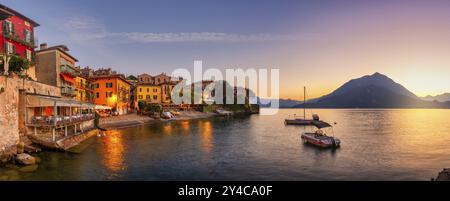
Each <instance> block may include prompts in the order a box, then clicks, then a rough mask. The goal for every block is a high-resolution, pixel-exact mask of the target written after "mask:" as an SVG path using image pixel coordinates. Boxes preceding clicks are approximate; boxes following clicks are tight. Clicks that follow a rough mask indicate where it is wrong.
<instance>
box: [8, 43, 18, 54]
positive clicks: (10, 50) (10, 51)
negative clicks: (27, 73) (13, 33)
mask: <svg viewBox="0 0 450 201" xmlns="http://www.w3.org/2000/svg"><path fill="white" fill-rule="evenodd" d="M6 51H7V52H8V54H15V53H16V47H15V46H14V44H12V43H10V42H6Z"/></svg>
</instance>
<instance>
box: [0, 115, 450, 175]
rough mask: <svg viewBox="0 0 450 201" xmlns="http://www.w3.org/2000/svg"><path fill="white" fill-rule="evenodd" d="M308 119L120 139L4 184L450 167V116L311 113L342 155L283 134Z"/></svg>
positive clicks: (113, 136)
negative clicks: (338, 145) (326, 124)
mask: <svg viewBox="0 0 450 201" xmlns="http://www.w3.org/2000/svg"><path fill="white" fill-rule="evenodd" d="M302 112H303V111H302V110H295V109H291V110H286V109H284V110H280V112H279V113H278V114H277V115H274V116H259V115H253V116H251V117H242V118H239V117H235V118H214V119H202V120H192V121H173V122H165V123H160V124H149V125H143V126H138V127H132V128H127V129H124V130H113V131H110V132H107V135H106V136H103V137H94V138H92V139H91V140H89V141H88V142H86V143H83V144H82V145H80V147H81V148H80V150H81V151H79V152H76V153H59V152H43V153H41V154H38V155H39V157H41V159H42V162H41V163H40V164H39V168H38V169H37V170H36V171H35V172H33V173H21V172H20V171H19V170H18V169H17V170H14V169H13V170H11V169H5V168H0V179H3V180H430V178H432V177H436V176H437V173H438V172H439V171H440V170H442V168H449V167H450V160H449V158H450V146H448V142H450V110H427V109H424V110H400V109H387V110H368V109H355V110H348V109H314V110H312V111H311V110H308V116H310V115H311V113H317V114H319V115H320V117H321V119H323V120H325V121H327V122H331V123H333V122H337V125H335V127H334V129H333V131H334V135H335V136H336V137H338V138H340V139H341V141H342V147H341V148H340V149H337V150H335V151H332V150H322V149H317V148H316V147H312V146H306V145H304V144H302V143H301V139H300V134H301V133H302V132H304V131H308V130H311V128H304V127H298V126H286V125H284V123H283V120H284V118H286V117H288V116H289V115H290V114H291V115H292V114H301V113H302ZM329 134H330V133H329Z"/></svg>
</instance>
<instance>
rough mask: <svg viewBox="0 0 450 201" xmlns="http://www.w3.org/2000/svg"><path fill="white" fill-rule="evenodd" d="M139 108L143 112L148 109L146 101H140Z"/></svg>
mask: <svg viewBox="0 0 450 201" xmlns="http://www.w3.org/2000/svg"><path fill="white" fill-rule="evenodd" d="M138 107H139V110H140V111H143V110H144V109H145V108H146V107H147V103H145V101H139V102H138Z"/></svg>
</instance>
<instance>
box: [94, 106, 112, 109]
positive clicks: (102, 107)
mask: <svg viewBox="0 0 450 201" xmlns="http://www.w3.org/2000/svg"><path fill="white" fill-rule="evenodd" d="M95 109H96V110H111V109H112V107H108V106H104V105H95Z"/></svg>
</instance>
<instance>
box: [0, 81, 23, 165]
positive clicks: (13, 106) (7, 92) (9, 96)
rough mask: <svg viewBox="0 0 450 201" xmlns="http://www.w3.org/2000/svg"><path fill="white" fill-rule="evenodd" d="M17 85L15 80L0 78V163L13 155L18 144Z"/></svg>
mask: <svg viewBox="0 0 450 201" xmlns="http://www.w3.org/2000/svg"><path fill="white" fill-rule="evenodd" d="M18 106H19V85H18V79H17V78H7V77H5V76H0V160H1V161H0V163H1V162H6V161H7V160H9V159H10V158H11V157H12V155H14V154H15V152H16V151H15V150H16V145H17V143H18V142H19V132H18V128H19V120H18V117H19V115H18Z"/></svg>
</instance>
